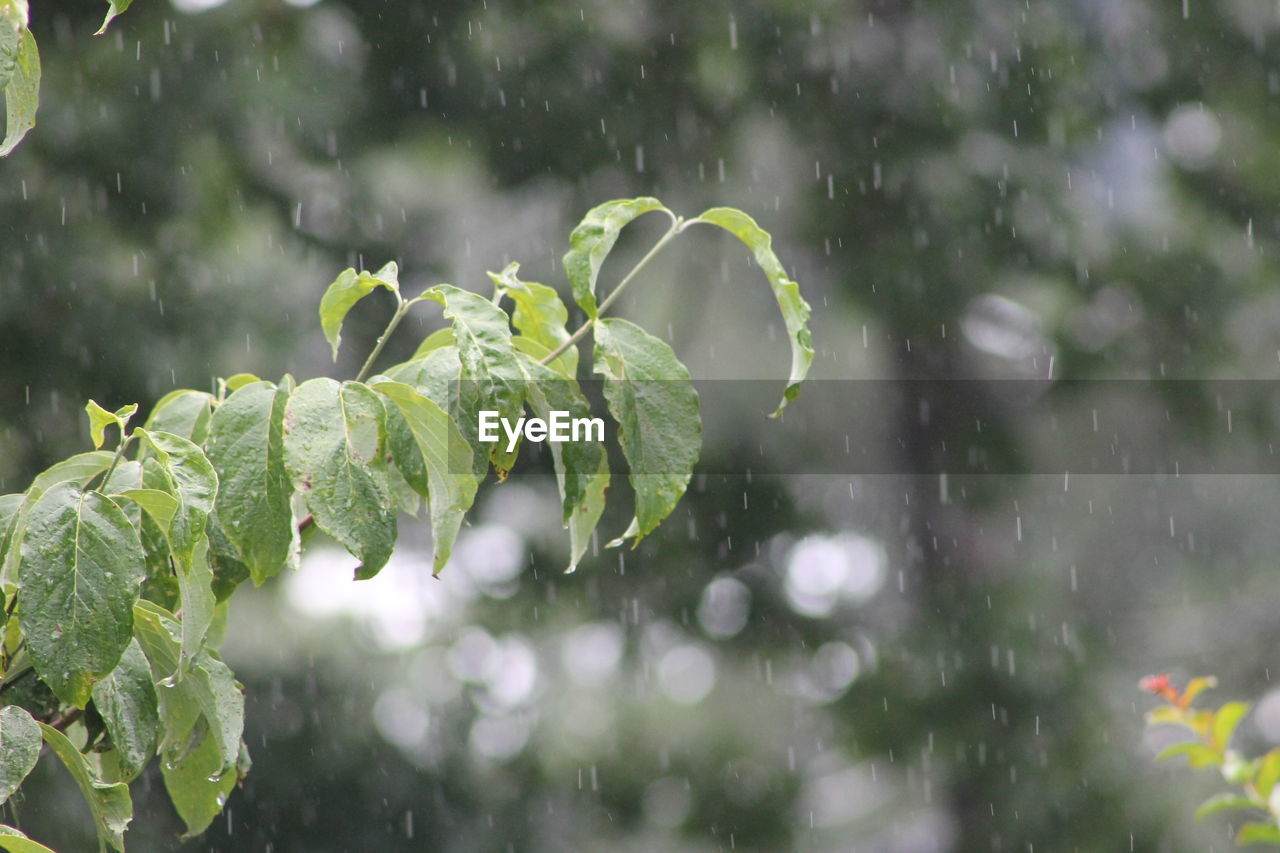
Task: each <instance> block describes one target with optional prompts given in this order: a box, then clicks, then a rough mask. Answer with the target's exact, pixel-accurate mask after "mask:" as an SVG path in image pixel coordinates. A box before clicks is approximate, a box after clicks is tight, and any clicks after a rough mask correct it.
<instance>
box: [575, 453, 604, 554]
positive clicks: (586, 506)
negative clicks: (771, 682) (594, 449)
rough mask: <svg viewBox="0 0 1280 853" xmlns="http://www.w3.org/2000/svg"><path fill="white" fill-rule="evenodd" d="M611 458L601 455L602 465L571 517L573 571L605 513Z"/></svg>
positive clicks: (589, 482) (587, 486) (589, 481)
mask: <svg viewBox="0 0 1280 853" xmlns="http://www.w3.org/2000/svg"><path fill="white" fill-rule="evenodd" d="M609 480H610V474H609V459H608V457H606V456H601V457H600V466H599V467H598V468H597V469H596V473H595V474H594V475H592V477H591V479H590V480H588V481H587V485H586V489H585V490H584V493H583V496H582V500H581V501H580V502H579V503H578V506H577V508H576V509H575V510H574V512H573V515H572V516H570V517H569V568H568V569H567V571H568V572H573V571H575V570H576V569H577V568H578V563H579V562H581V560H582V555H583V554H585V553H587V548H588V547H589V546H590V545H591V534H592V533H594V532H595V529H596V525H597V524H599V523H600V516H601V515H603V514H604V505H605V496H606V495H607V494H608V491H609Z"/></svg>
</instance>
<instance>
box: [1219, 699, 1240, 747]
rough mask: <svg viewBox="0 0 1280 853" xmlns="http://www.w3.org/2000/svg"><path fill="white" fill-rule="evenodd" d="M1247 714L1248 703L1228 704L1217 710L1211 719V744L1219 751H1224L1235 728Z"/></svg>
mask: <svg viewBox="0 0 1280 853" xmlns="http://www.w3.org/2000/svg"><path fill="white" fill-rule="evenodd" d="M1248 713H1249V703H1248V702H1228V703H1226V704H1225V705H1223V706H1222V707H1221V708H1219V709H1218V712H1217V714H1215V715H1214V718H1213V742H1214V743H1215V744H1217V746H1218V748H1219V749H1226V748H1227V746H1228V745H1229V744H1230V743H1231V736H1232V735H1233V734H1234V733H1235V730H1236V727H1237V726H1239V725H1240V721H1241V720H1243V719H1244V716H1245V714H1248Z"/></svg>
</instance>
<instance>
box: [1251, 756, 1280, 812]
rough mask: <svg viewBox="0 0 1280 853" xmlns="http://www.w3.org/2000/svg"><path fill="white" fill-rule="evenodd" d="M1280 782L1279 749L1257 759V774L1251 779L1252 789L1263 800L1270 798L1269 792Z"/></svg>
mask: <svg viewBox="0 0 1280 853" xmlns="http://www.w3.org/2000/svg"><path fill="white" fill-rule="evenodd" d="M1278 781H1280V748H1277V749H1273V750H1271V751H1270V752H1268V753H1267V754H1266V755H1264V756H1262V758H1260V759H1258V773H1257V775H1256V776H1255V777H1254V779H1253V787H1254V788H1256V789H1257V791H1258V796H1260V797H1262V798H1263V799H1264V800H1265V799H1267V798H1268V797H1270V796H1271V791H1272V789H1273V788H1275V786H1276V782H1278Z"/></svg>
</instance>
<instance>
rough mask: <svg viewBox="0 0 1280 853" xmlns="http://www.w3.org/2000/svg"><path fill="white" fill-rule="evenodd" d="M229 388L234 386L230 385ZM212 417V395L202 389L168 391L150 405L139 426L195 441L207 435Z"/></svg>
mask: <svg viewBox="0 0 1280 853" xmlns="http://www.w3.org/2000/svg"><path fill="white" fill-rule="evenodd" d="M232 390H235V389H234V388H233V389H232ZM211 417H213V395H212V394H209V393H207V392H204V391H192V390H189V389H185V388H184V389H181V390H178V391H170V392H169V393H168V394H165V395H164V396H163V397H161V398H160V401H159V402H158V403H156V404H155V407H154V408H152V409H151V414H150V415H149V416H148V417H147V421H146V423H145V424H143V427H144V428H145V429H147V430H148V431H151V432H168V433H173V434H174V435H177V436H181V437H182V438H185V439H187V440H189V441H192V442H194V443H196V444H203V443H204V441H205V439H206V438H208V436H209V419H210V418H211Z"/></svg>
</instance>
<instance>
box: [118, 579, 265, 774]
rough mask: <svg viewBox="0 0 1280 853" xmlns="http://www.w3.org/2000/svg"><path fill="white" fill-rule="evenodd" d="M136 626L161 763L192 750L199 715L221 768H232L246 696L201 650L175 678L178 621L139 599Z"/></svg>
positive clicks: (217, 662)
mask: <svg viewBox="0 0 1280 853" xmlns="http://www.w3.org/2000/svg"><path fill="white" fill-rule="evenodd" d="M134 627H135V631H136V635H137V638H138V643H139V644H140V645H141V646H142V650H143V652H145V653H146V656H147V659H148V660H149V661H150V662H151V672H152V675H153V677H154V678H155V680H156V681H157V682H158V683H159V689H158V690H157V691H156V692H157V696H158V698H159V700H160V724H161V727H162V729H163V732H164V734H163V735H162V737H161V739H160V751H161V753H162V754H163V756H164V758H165V760H166V761H169V762H171V763H172V762H174V761H177V760H179V759H180V758H181V757H182V756H183V755H185V754H186V753H187V752H189V751H190V748H191V747H192V746H194V745H193V744H192V743H191V735H192V732H193V731H194V730H195V727H196V723H197V722H199V719H200V717H202V716H203V717H204V719H205V722H206V723H207V724H208V728H209V731H210V732H211V733H212V735H213V738H214V740H215V741H216V743H217V745H218V754H219V756H220V758H221V761H222V767H224V768H226V767H231V766H232V765H233V764H235V762H236V758H237V757H238V755H239V752H240V737H241V735H242V734H243V733H244V693H243V691H242V689H241V687H240V685H239V683H237V682H236V680H235V676H234V675H232V673H231V669H230V668H229V667H228V666H227V665H226V664H225V663H223V662H222V661H221V660H220V659H218V658H217V657H215V656H214V655H213V653H212V652H211V651H209V650H208V649H205V650H203V651H201V652H200V653H199V654H198V655H196V657H195V659H194V661H193V662H192V664H191V667H190V668H189V669H188V671H187V674H186V676H185V677H184V678H182V679H181V680H178V679H177V678H176V677H175V676H176V673H177V670H178V666H179V661H180V659H181V640H180V638H181V636H182V626H181V625H180V623H179V621H178V619H177V617H175V616H174V615H173V614H172V613H169V612H168V611H166V610H165V609H164V608H162V607H159V606H157V605H155V604H152V603H151V602H149V601H140V602H138V604H137V606H136V607H135V608H134Z"/></svg>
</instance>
